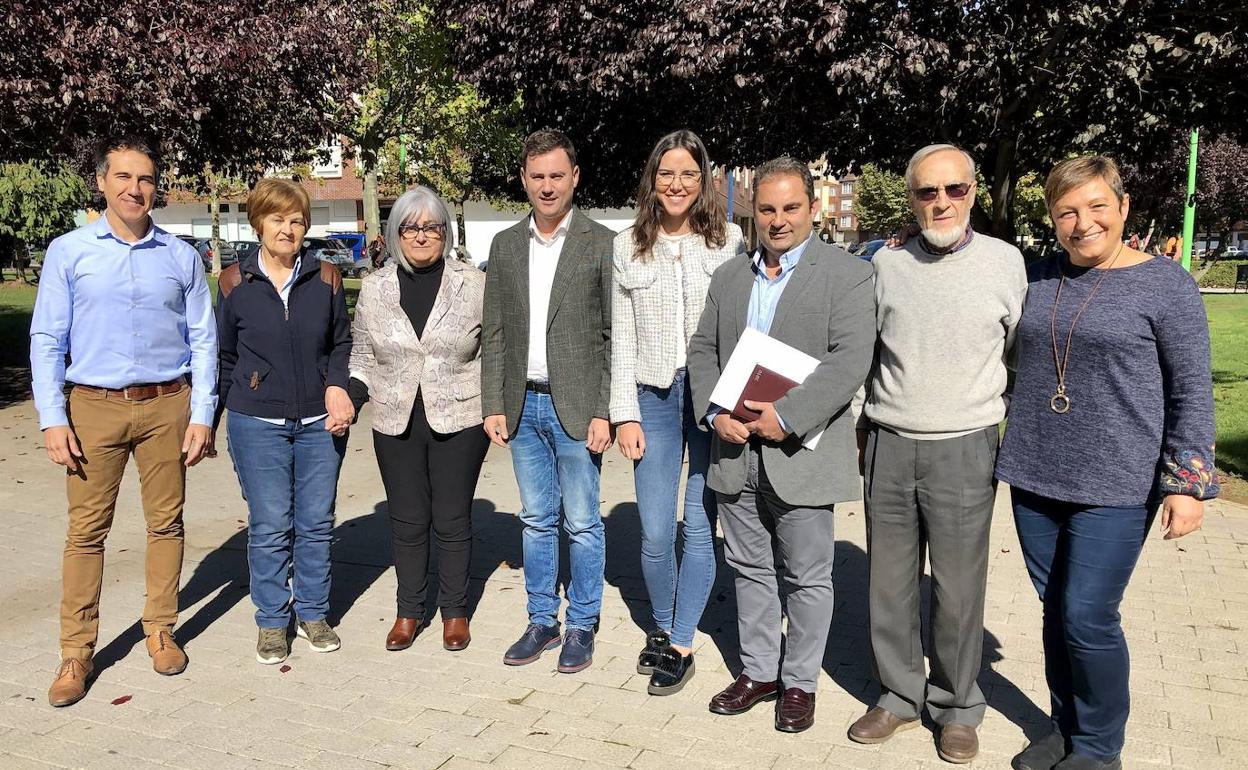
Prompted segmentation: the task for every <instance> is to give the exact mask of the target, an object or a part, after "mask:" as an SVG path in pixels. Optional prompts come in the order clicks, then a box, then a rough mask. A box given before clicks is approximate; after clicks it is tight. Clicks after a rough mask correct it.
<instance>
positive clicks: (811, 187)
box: [754, 155, 815, 201]
mask: <svg viewBox="0 0 1248 770" xmlns="http://www.w3.org/2000/svg"><path fill="white" fill-rule="evenodd" d="M780 174H792V175H793V176H795V177H797V178H798V179H800V180H801V181H802V186H803V187H805V188H806V198H807V200H811V201H813V200H814V199H815V179H814V177H813V176H811V174H810V167H809V166H807V165H806V164H805V163H803V162H801V161H800V160H797V159H795V158H791V157H789V156H788V155H782V156H780V157H779V158H773V159H772V160H769V161H767V162H766V163H764V164H762V165H761V166H759V167H758V168H756V169H754V195H755V197H757V196H758V188H759V187H761V186H762V184H763V182H764V181H766V180H767V178H768V177H773V176H779V175H780Z"/></svg>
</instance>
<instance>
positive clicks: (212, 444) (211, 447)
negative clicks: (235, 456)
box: [204, 430, 217, 460]
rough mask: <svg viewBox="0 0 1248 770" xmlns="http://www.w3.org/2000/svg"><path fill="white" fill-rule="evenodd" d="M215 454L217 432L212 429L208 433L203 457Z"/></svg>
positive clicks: (212, 456) (211, 456)
mask: <svg viewBox="0 0 1248 770" xmlns="http://www.w3.org/2000/svg"><path fill="white" fill-rule="evenodd" d="M216 456H217V432H216V431H215V430H214V431H212V432H211V433H209V434H208V446H207V447H205V448H204V457H206V458H208V459H210V460H211V459H212V458H214V457H216Z"/></svg>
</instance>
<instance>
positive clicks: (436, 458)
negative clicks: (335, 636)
mask: <svg viewBox="0 0 1248 770" xmlns="http://www.w3.org/2000/svg"><path fill="white" fill-rule="evenodd" d="M373 447H374V448H375V449H376V452H377V466H378V468H379V469H380V470H381V481H382V484H384V485H385V487H386V505H387V507H388V508H389V510H390V530H391V535H392V538H393V543H394V572H395V576H396V577H397V578H398V583H399V587H398V615H399V617H403V618H419V619H424V617H425V591H426V590H427V588H428V583H429V529H430V527H431V526H432V528H433V534H434V537H435V538H436V539H437V541H438V607H439V608H440V609H441V613H442V619H443V620H447V619H449V618H462V617H466V616H467V615H468V571H469V567H470V564H471V561H472V495H473V493H474V492H475V491H476V488H477V477H478V476H479V475H480V474H481V463H482V462H483V461H484V460H485V452H486V450H487V449H489V447H490V440H489V438H488V437H487V436H486V435H485V432H484V431H482V430H481V426H480V425H473V426H472V427H469V428H464V429H463V430H460V431H456V432H455V433H435V432H434V431H433V430H432V429H431V428H430V427H429V422H428V421H427V420H426V419H425V409H424V404H423V403H422V402H421V401H420V400H419V399H417V401H416V404H415V406H414V407H413V408H412V417H411V420H410V421H408V424H407V430H405V431H404V432H403V433H401V434H399V435H398V436H387V435H385V434H383V433H378V432H377V431H373Z"/></svg>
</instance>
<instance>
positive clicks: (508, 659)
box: [503, 623, 560, 666]
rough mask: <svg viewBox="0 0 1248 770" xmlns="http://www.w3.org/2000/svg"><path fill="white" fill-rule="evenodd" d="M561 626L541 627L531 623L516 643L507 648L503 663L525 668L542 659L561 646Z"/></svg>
mask: <svg viewBox="0 0 1248 770" xmlns="http://www.w3.org/2000/svg"><path fill="white" fill-rule="evenodd" d="M559 639H560V637H559V624H558V623H556V624H554V625H553V626H539V625H537V624H536V623H530V624H529V627H528V628H526V629H524V633H523V634H522V635H521V636H520V638H519V639H518V640H516V643H515V644H513V645H511V647H508V648H507V653H506V654H505V655H503V663H506V664H507V665H508V666H523V665H526V664H528V663H532V662H533V661H535V660H537V659H538V658H540V657H542V653H543V652H546V651H547V650H553V649H554V648H556V647H558V646H559Z"/></svg>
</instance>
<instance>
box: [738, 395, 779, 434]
mask: <svg viewBox="0 0 1248 770" xmlns="http://www.w3.org/2000/svg"><path fill="white" fill-rule="evenodd" d="M743 405H744V406H745V408H746V409H750V410H753V411H755V412H759V413H760V414H759V416H758V419H757V420H755V421H754V422H747V423H746V424H745V429H746V430H748V431H749V432H750V433H753V434H754V435H756V436H762V437H763V438H765V439H767V440H768V441H784V439H785V437H786V436H788V435H789V432H788V431H787V430H785V429H784V428H782V427H780V418H779V417H777V416H776V407H775V406H774V405H773V404H772V402H770V401H746V402H744V404H743Z"/></svg>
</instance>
